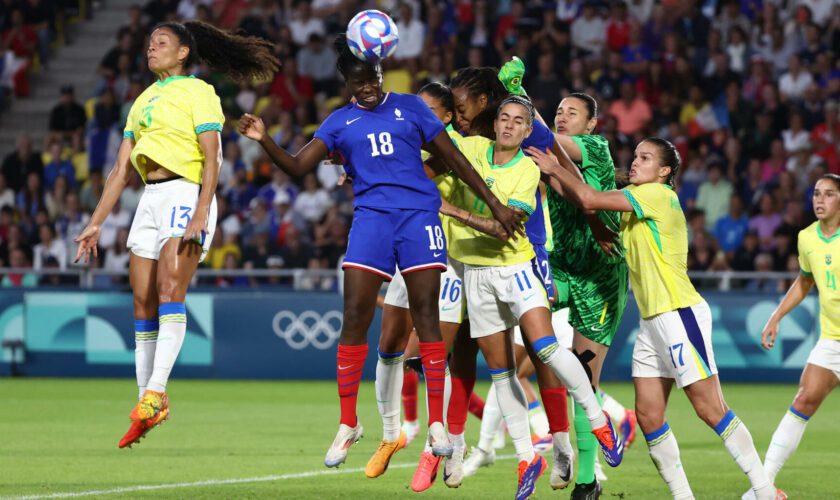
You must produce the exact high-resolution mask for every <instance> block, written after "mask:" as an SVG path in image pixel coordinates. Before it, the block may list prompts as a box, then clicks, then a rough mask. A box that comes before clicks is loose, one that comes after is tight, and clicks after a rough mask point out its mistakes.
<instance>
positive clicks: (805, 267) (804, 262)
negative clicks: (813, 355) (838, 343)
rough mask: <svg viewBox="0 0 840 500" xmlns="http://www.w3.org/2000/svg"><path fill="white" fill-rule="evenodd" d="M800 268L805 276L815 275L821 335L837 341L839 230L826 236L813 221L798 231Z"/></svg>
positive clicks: (839, 321) (839, 315)
mask: <svg viewBox="0 0 840 500" xmlns="http://www.w3.org/2000/svg"><path fill="white" fill-rule="evenodd" d="M797 246H798V247H799V268H800V270H801V272H802V274H804V275H805V276H809V277H812V278H814V283H815V284H816V285H817V291H818V292H819V301H820V338H823V339H831V340H840V293H837V276H838V275H840V230H838V231H837V232H836V233H834V234H833V235H831V236H830V237H826V236H825V235H824V234H823V233H822V231H821V230H820V222H819V221H817V222H814V223H813V224H811V225H810V226H808V227H806V228H805V229H803V230H802V231H800V232H799V242H798V243H797Z"/></svg>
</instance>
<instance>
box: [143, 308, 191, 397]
mask: <svg viewBox="0 0 840 500" xmlns="http://www.w3.org/2000/svg"><path fill="white" fill-rule="evenodd" d="M158 322H159V331H158V340H157V348H156V349H155V365H154V370H153V371H152V377H151V378H150V379H149V384H148V386H147V387H146V388H147V389H149V390H151V391H155V392H166V383H167V382H168V381H169V374H170V373H171V372H172V366H173V365H174V364H175V360H176V359H177V358H178V353H180V352H181V346H182V345H184V337H185V336H186V335H187V308H186V307H185V306H184V303H183V302H168V303H166V304H161V305H160V306H159V307H158Z"/></svg>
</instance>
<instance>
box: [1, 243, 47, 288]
mask: <svg viewBox="0 0 840 500" xmlns="http://www.w3.org/2000/svg"><path fill="white" fill-rule="evenodd" d="M9 267H11V268H14V269H30V268H31V267H32V265H31V264H30V263H29V258H28V257H27V256H26V253H24V251H23V250H21V249H19V248H17V249H14V250H12V251H11V252H10V253H9ZM37 285H38V275H37V274H34V273H31V272H26V271H24V272H23V273H9V274H7V275H5V276H3V280H2V282H0V286H3V287H7V288H8V287H17V286H23V287H33V286H37Z"/></svg>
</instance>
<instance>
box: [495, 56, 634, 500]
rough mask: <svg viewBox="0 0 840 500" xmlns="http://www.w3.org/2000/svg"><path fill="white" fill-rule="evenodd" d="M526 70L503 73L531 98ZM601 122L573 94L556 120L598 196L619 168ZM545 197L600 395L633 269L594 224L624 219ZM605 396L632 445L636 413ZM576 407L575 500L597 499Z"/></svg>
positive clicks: (566, 297) (557, 277)
mask: <svg viewBox="0 0 840 500" xmlns="http://www.w3.org/2000/svg"><path fill="white" fill-rule="evenodd" d="M524 70H525V68H524V65H523V64H522V62H521V61H520V60H519V59H518V58H514V59H513V60H512V61H510V62H508V63H506V64H505V66H504V67H503V68H502V71H501V72H500V75H499V77H500V79H501V80H502V81H503V82H505V84H506V86H507V87H508V91H510V92H511V93H520V94H523V93H524V89H522V86H521V81H522V76H523V75H524ZM597 123H598V104H597V102H596V101H595V99H594V98H592V96H589V95H587V94H583V93H572V94H569V95H568V96H566V97H565V98H564V99H563V100H562V101H561V102H560V104H559V105H558V107H557V112H556V114H555V116H554V125H555V128H556V134H555V138H556V141H557V142H558V143H559V144H560V146H561V147H562V148H563V149H564V150H565V152H566V153H567V154H568V156H569V157H570V158H571V160H572V161H573V162H574V163H575V164H576V165H577V167H578V169H579V171H580V174H581V176H582V178H583V180H584V181H585V182H586V183H587V184H589V185H590V186H592V187H593V188H595V189H597V190H599V191H610V190H613V189H616V184H615V166H614V165H613V161H612V157H611V155H610V151H609V143H608V142H607V140H606V139H605V138H604V137H602V136H600V135H597V134H593V131H594V130H595V127H596V125H597ZM546 191H547V192H548V197H547V198H548V200H547V201H548V208H549V214H550V220H551V229H552V232H553V243H554V246H553V249H552V250H551V252H550V253H549V263H550V265H551V271H552V273H553V275H554V282H555V285H556V287H557V299H556V301H555V302H554V308H555V310H556V309H563V308H568V309H569V323H570V324H571V326H572V327H573V328H574V340H573V344H572V348H573V351H574V353H575V354H576V355H577V356H578V358H579V359H580V361H581V363H582V364H583V366H584V368H585V369H586V370H587V373H588V374H589V376H590V379H591V381H592V385H593V386H594V387H595V388H596V389H597V388H598V385H599V379H600V375H601V368H602V367H603V364H604V359H605V357H606V355H607V351H608V349H609V347H610V344H611V343H612V340H613V337H614V336H615V333H616V331H617V330H618V326H619V324H620V323H621V316H622V314H623V313H624V307H625V305H626V303H627V294H628V271H627V264H626V263H625V261H624V256H623V255H622V253H621V252H622V249H621V246H620V244H616V245H614V246H613V247H612V248H610V247H609V246H606V247H605V246H604V245H603V244H602V243H599V241H598V240H596V238H595V236H594V235H593V233H592V230H591V229H590V221H591V219H592V218H600V220H601V222H603V223H604V224H605V225H606V226H607V227H609V228H611V229H613V230H614V231H616V232H617V231H618V227H619V222H620V217H621V215H620V214H619V213H617V212H606V211H600V212H598V213H597V214H594V213H593V214H585V213H583V212H582V211H581V210H580V209H579V208H577V207H576V206H575V205H573V204H572V203H570V202H568V201H566V200H565V199H564V198H563V197H561V196H560V195H559V194H558V193H557V192H556V191H555V190H554V189H547V190H546ZM595 393H596V394H599V391H598V390H596V391H595ZM603 397H604V399H605V401H602V406H604V409H605V410H606V411H607V413H608V414H609V415H610V418H611V419H612V420H614V421H615V422H616V424H618V427H619V428H620V431H621V433H622V435H623V436H622V437H623V441H624V443H625V445H629V444H630V443H631V442H632V441H633V438H634V437H635V428H636V417H635V414H634V412H633V411H632V410H627V409H625V408H624V407H623V406H622V405H621V404H619V403H618V402H616V401H615V400H614V399H612V398H611V397H609V396H608V395H606V394H603ZM575 409H576V411H575V434H576V435H577V443H578V458H579V465H578V475H577V477H576V479H575V488H574V490H573V492H572V499H578V498H579V499H590V498H593V499H594V498H598V497H599V496H600V492H601V486H600V484H599V483H598V481H597V480H596V478H595V467H596V460H597V451H598V444H597V442H595V440H594V439H590V436H591V435H592V433H591V428H590V426H589V422H588V421H587V420H586V415H585V414H584V413H583V411H582V410H581V409H580V408H577V405H575Z"/></svg>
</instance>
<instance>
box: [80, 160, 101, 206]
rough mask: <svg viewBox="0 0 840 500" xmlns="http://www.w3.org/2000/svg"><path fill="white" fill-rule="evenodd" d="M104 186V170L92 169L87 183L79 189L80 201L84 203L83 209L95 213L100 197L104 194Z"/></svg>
mask: <svg viewBox="0 0 840 500" xmlns="http://www.w3.org/2000/svg"><path fill="white" fill-rule="evenodd" d="M103 188H104V185H103V184H102V172H101V171H99V170H93V171H91V172H90V175H89V176H88V180H87V183H85V185H84V186H82V189H80V190H79V202H80V203H81V204H82V210H84V211H85V212H87V213H93V211H94V210H95V209H96V204H97V203H98V202H99V198H100V197H101V196H102V189H103Z"/></svg>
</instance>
